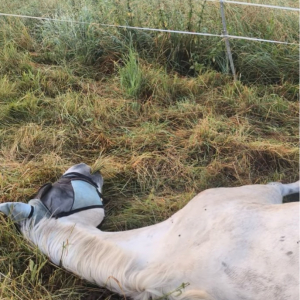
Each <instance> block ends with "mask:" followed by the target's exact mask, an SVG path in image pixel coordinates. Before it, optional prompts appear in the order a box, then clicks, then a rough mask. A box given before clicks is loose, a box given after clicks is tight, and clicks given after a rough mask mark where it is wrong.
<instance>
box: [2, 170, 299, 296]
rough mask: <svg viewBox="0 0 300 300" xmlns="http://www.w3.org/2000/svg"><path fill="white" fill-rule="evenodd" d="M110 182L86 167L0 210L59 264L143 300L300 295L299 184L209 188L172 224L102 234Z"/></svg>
mask: <svg viewBox="0 0 300 300" xmlns="http://www.w3.org/2000/svg"><path fill="white" fill-rule="evenodd" d="M102 185H103V179H102V176H101V175H100V173H95V174H90V168H89V167H88V166H86V165H85V164H79V165H76V166H73V167H72V168H70V169H69V170H68V171H67V172H66V173H65V174H64V175H63V177H62V178H61V179H60V180H59V181H58V182H57V183H56V184H54V185H46V186H44V187H42V189H41V190H40V191H39V193H38V195H37V199H34V200H31V201H30V202H29V204H25V203H3V204H1V205H0V211H2V212H3V213H4V214H6V215H9V216H10V217H11V218H12V219H13V220H14V221H15V222H16V223H17V224H18V225H19V226H20V230H21V232H22V233H23V235H24V236H25V237H26V239H28V240H29V241H31V242H32V243H33V244H35V245H37V247H38V248H39V249H40V250H41V251H42V252H43V253H44V254H46V255H47V256H48V257H49V258H50V260H51V261H52V262H54V263H55V264H56V265H60V266H62V267H64V268H65V269H67V270H69V271H71V272H73V273H75V274H77V275H78V276H80V277H82V278H84V279H86V280H88V281H90V282H93V283H95V284H97V285H99V286H102V287H104V286H105V287H106V288H108V289H110V290H112V291H114V292H117V293H119V294H121V295H126V296H128V297H131V298H133V299H136V300H139V299H141V300H142V299H143V300H146V299H210V300H254V299H255V300H266V299H270V300H288V299H289V300H297V299H298V298H299V287H298V284H299V264H298V258H299V252H298V247H299V220H298V217H299V216H298V213H299V210H298V203H295V202H294V203H286V204H282V197H283V196H286V195H289V194H293V193H299V182H296V183H291V184H281V183H271V184H268V185H246V186H241V187H235V188H214V189H209V190H206V191H204V192H202V193H200V194H198V195H197V196H196V197H194V198H193V199H192V200H191V201H190V202H189V203H188V204H187V205H186V206H185V207H184V208H183V209H181V210H180V211H178V212H177V213H175V214H174V215H173V216H171V217H170V218H169V219H167V220H166V221H164V222H161V223H158V224H155V225H152V226H148V227H144V228H140V229H135V230H130V231H124V232H102V231H100V230H99V229H97V228H96V226H97V225H98V224H99V223H101V222H102V220H103V218H104V209H103V206H102V201H101V200H102V194H101V190H102ZM57 201H58V202H57Z"/></svg>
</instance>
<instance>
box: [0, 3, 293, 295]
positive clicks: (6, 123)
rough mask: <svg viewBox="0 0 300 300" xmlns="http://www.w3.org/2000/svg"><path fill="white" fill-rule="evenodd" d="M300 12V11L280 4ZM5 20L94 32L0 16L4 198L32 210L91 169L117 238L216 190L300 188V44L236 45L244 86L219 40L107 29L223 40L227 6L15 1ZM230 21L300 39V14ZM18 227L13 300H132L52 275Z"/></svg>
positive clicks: (238, 15)
mask: <svg viewBox="0 0 300 300" xmlns="http://www.w3.org/2000/svg"><path fill="white" fill-rule="evenodd" d="M283 2H284V3H283ZM287 2H288V3H289V5H290V6H293V7H297V5H298V4H297V3H296V2H295V1H281V2H280V1H277V2H275V1H273V4H274V5H283V4H284V5H287ZM199 3H200V4H199ZM270 3H271V2H270ZM0 12H5V13H20V14H24V15H34V16H42V17H53V18H56V19H63V20H69V21H75V20H77V21H81V22H87V23H80V24H79V23H74V22H69V23H65V22H52V21H38V20H30V19H18V18H10V17H2V16H0V166H1V169H0V187H1V188H0V202H6V201H24V202H27V201H28V200H29V199H30V198H31V197H32V195H33V194H34V193H35V192H36V191H37V189H38V188H39V187H40V186H41V185H42V184H44V183H46V182H49V181H52V182H53V181H55V180H56V179H57V178H58V177H59V176H60V175H61V174H62V173H63V172H64V171H65V170H66V169H67V168H68V167H69V166H71V165H73V164H75V163H79V162H85V163H87V164H89V165H91V166H92V167H93V170H100V171H101V173H102V174H103V177H104V180H105V184H104V195H105V196H106V197H107V198H109V199H110V202H109V204H108V205H107V220H106V223H105V225H104V229H105V230H111V231H112V230H125V229H131V228H136V227H139V226H145V225H149V224H154V223H157V222H159V221H161V220H164V219H166V218H167V217H168V216H170V215H171V214H173V213H174V212H175V211H177V210H178V209H180V208H181V207H182V206H183V205H184V204H185V203H187V201H189V200H190V199H191V198H192V197H193V196H194V195H196V194H197V193H198V192H200V191H202V190H204V189H206V188H210V187H218V186H237V185H242V184H250V183H266V182H269V181H282V182H290V181H295V180H297V179H298V174H299V165H298V155H299V151H298V139H299V132H298V127H299V120H298V111H299V109H298V98H299V97H298V92H299V91H298V78H299V64H298V57H299V52H298V46H297V45H275V44H269V43H257V42H249V41H243V40H233V41H231V46H232V49H233V58H234V63H235V66H236V69H237V72H238V78H239V80H238V81H237V82H233V80H232V77H231V76H230V74H228V72H229V68H228V62H227V59H226V54H225V46H224V42H223V41H221V40H220V39H219V38H211V37H195V36H189V35H178V34H177V35H176V34H169V33H157V32H156V33H153V32H143V31H135V30H125V29H118V28H108V27H102V26H99V25H97V24H99V23H105V24H115V25H126V24H127V25H130V26H143V27H152V28H164V29H174V30H188V31H198V32H209V33H217V34H220V32H221V19H220V16H219V7H218V4H217V3H213V2H199V1H193V0H189V1H181V0H174V1H169V0H155V1H154V0H152V1H131V0H127V1H123V0H114V1H105V0H102V1H93V0H89V1H88V0H86V1H77V0H73V1H65V2H62V1H57V0H47V1H42V2H40V1H35V0H28V1H26V3H24V4H22V5H20V1H16V0H10V1H6V0H2V1H1V3H0ZM226 16H227V22H228V31H229V33H230V34H232V35H241V36H249V37H258V38H264V39H271V40H281V41H287V42H289V43H298V28H299V21H298V14H297V13H295V12H287V11H281V10H269V9H265V8H257V7H247V6H243V7H242V6H233V5H227V6H226ZM91 23H92V24H91ZM11 225H12V224H10V222H8V221H7V220H5V219H4V218H3V217H1V220H0V299H22V300H29V299H34V300H38V299H58V300H60V299H64V300H65V299H70V300H77V299H81V300H84V299H88V300H95V299H123V298H122V297H119V296H116V295H111V294H110V293H108V292H107V291H106V290H105V289H99V288H98V287H95V286H93V285H90V284H88V283H86V282H84V281H82V280H80V279H79V278H77V277H75V276H73V275H71V274H69V273H67V272H65V271H64V270H62V269H60V268H58V267H55V266H53V265H52V264H51V263H49V262H48V260H47V258H46V257H44V256H43V255H41V254H40V253H39V252H38V251H37V249H35V248H33V247H32V246H30V245H28V244H27V243H26V242H24V240H23V239H22V237H20V236H19V234H18V233H17V231H16V230H15V228H14V227H13V226H11Z"/></svg>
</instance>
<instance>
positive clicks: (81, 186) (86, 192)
mask: <svg viewBox="0 0 300 300" xmlns="http://www.w3.org/2000/svg"><path fill="white" fill-rule="evenodd" d="M71 184H72V187H73V190H74V204H73V207H72V211H73V210H78V209H80V208H84V209H88V207H89V206H94V205H103V203H102V201H101V198H100V197H99V193H98V192H97V189H95V187H94V186H92V185H91V184H89V183H88V182H86V181H82V180H73V181H71ZM99 198H100V199H99Z"/></svg>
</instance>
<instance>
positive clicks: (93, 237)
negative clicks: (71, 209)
mask: <svg viewBox="0 0 300 300" xmlns="http://www.w3.org/2000/svg"><path fill="white" fill-rule="evenodd" d="M22 232H23V234H24V236H25V237H26V239H28V240H29V241H31V242H33V243H34V244H35V245H37V246H38V248H39V249H40V250H41V251H42V252H43V253H44V254H45V255H47V256H48V257H49V258H50V260H51V261H52V262H54V263H55V264H56V265H60V266H62V267H63V268H65V269H67V270H68V271H70V272H72V273H75V274H77V275H78V276H79V277H81V278H84V279H86V280H88V281H89V282H92V283H95V284H97V285H99V286H102V287H107V288H108V289H110V290H112V291H114V292H117V293H119V294H124V295H126V296H129V297H132V298H133V299H136V300H147V299H151V298H152V299H155V298H160V297H164V295H166V294H169V293H170V292H172V290H170V289H171V288H170V286H171V285H172V284H171V283H172V282H171V280H170V278H172V276H171V270H170V268H169V267H168V266H166V265H163V264H161V263H157V264H153V265H151V266H150V267H148V266H147V267H146V268H145V267H144V266H142V265H141V263H140V262H139V257H138V255H137V254H135V253H134V251H133V252H132V253H130V252H129V251H125V250H123V249H121V248H120V247H119V246H118V245H116V244H114V243H112V242H110V241H109V240H108V239H107V238H106V237H104V234H103V233H102V232H101V231H100V230H98V229H96V228H94V227H88V226H86V227H85V226H82V225H80V224H74V223H70V222H64V221H61V220H59V219H58V220H56V219H54V218H52V219H42V220H41V221H40V222H39V223H38V224H37V225H35V226H32V222H28V221H27V222H26V223H25V224H24V226H23V227H22ZM172 286H174V284H173V285H172ZM175 294H176V295H177V297H175V296H176V295H174V297H175V298H173V296H172V294H171V295H170V296H168V299H178V300H179V299H207V298H204V296H205V293H203V292H201V291H186V292H183V293H182V294H180V295H178V293H175ZM205 297H206V296H205Z"/></svg>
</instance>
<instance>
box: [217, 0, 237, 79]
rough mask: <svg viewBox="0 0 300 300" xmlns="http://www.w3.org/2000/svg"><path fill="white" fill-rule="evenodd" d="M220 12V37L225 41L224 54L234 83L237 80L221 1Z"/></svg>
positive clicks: (221, 0)
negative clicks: (221, 25)
mask: <svg viewBox="0 0 300 300" xmlns="http://www.w3.org/2000/svg"><path fill="white" fill-rule="evenodd" d="M220 11H221V17H222V24H223V30H222V35H223V36H224V39H225V45H226V52H227V56H228V59H229V63H230V68H231V72H232V75H233V79H234V81H236V80H237V78H236V73H235V68H234V64H233V59H232V54H231V49H230V44H229V40H228V33H227V26H226V18H225V12H224V2H223V0H220Z"/></svg>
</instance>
